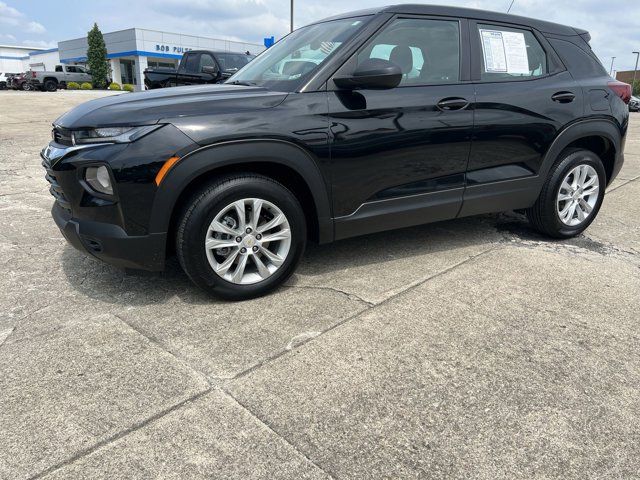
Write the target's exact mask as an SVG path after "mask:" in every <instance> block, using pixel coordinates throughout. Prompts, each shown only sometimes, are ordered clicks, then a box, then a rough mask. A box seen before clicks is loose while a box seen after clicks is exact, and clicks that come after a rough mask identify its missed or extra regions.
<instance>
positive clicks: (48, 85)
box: [28, 65, 93, 92]
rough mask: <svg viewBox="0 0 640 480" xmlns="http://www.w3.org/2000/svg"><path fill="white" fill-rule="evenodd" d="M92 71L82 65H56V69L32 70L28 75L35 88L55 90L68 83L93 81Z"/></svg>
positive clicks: (64, 86) (30, 84) (30, 83)
mask: <svg viewBox="0 0 640 480" xmlns="http://www.w3.org/2000/svg"><path fill="white" fill-rule="evenodd" d="M92 80H93V78H92V77H91V73H90V72H89V71H88V70H87V69H86V68H85V67H83V66H82V65H56V67H55V70H54V71H53V72H51V71H44V72H36V71H32V72H31V75H30V76H29V77H28V82H29V86H30V87H31V89H33V90H44V91H46V92H55V91H56V90H57V89H59V88H67V83H69V82H76V83H78V84H82V83H84V82H88V83H91V81H92Z"/></svg>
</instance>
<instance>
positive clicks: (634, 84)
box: [631, 52, 640, 95]
mask: <svg viewBox="0 0 640 480" xmlns="http://www.w3.org/2000/svg"><path fill="white" fill-rule="evenodd" d="M633 54H634V55H635V56H636V68H635V69H634V70H633V82H631V94H632V95H633V94H634V89H635V88H636V74H637V73H638V59H640V52H633Z"/></svg>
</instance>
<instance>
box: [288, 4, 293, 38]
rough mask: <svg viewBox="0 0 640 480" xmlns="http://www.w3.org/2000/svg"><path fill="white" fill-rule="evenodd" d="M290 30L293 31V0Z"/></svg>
mask: <svg viewBox="0 0 640 480" xmlns="http://www.w3.org/2000/svg"><path fill="white" fill-rule="evenodd" d="M289 32H293V0H291V26H290V28H289Z"/></svg>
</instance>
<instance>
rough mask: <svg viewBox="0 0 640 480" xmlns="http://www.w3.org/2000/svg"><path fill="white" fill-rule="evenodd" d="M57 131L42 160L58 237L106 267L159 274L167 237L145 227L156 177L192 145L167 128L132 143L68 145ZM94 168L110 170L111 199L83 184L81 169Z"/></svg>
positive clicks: (160, 230) (159, 230) (162, 231)
mask: <svg viewBox="0 0 640 480" xmlns="http://www.w3.org/2000/svg"><path fill="white" fill-rule="evenodd" d="M56 128H57V130H56V132H54V133H55V135H54V137H55V139H56V140H54V141H53V142H51V143H50V144H49V145H48V146H47V147H46V148H45V149H44V150H43V151H42V152H41V157H42V166H43V167H44V168H45V170H46V175H45V178H46V180H47V181H48V182H49V190H50V192H51V194H52V195H53V197H54V198H55V200H56V201H55V204H54V206H53V208H52V210H51V213H52V216H53V218H54V220H55V222H56V224H57V225H58V227H59V228H60V231H61V232H62V234H63V236H64V237H65V238H66V239H67V241H68V242H69V243H71V245H73V246H74V247H75V248H77V249H79V250H81V251H83V252H86V253H88V254H90V255H92V256H93V257H96V258H98V259H100V260H103V261H105V262H107V263H110V264H113V265H116V266H119V267H125V268H135V269H143V270H154V271H159V270H162V269H163V268H164V261H165V256H166V246H167V238H168V237H169V235H168V233H167V229H166V228H153V227H152V226H151V225H150V218H151V213H152V211H153V205H154V202H155V199H156V194H157V191H158V188H157V185H156V184H155V176H156V174H157V173H158V171H159V170H160V168H161V167H162V165H163V163H164V161H165V160H166V159H167V158H170V157H171V156H174V155H176V154H178V156H181V155H182V150H181V149H184V148H186V147H189V148H193V147H191V146H192V145H193V141H192V140H191V139H190V138H189V137H187V136H186V135H184V134H183V133H181V132H180V131H179V130H177V129H176V128H175V127H173V126H171V125H166V126H165V127H163V128H161V129H158V130H157V131H155V132H152V133H151V134H149V135H146V136H145V137H143V138H141V139H139V140H137V141H135V142H132V143H123V144H115V143H112V144H111V143H104V144H93V145H91V144H84V145H70V144H69V139H68V138H67V136H66V133H67V132H66V131H65V129H61V128H58V127H56ZM59 142H62V143H59ZM95 165H105V166H107V167H108V168H109V169H110V174H111V176H112V182H113V186H114V194H113V195H104V194H100V193H99V192H96V191H95V190H92V189H91V188H90V187H89V186H88V185H87V184H86V183H85V181H84V179H85V171H86V168H87V167H88V166H95ZM166 215H167V216H170V215H171V212H166Z"/></svg>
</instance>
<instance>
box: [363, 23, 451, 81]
mask: <svg viewBox="0 0 640 480" xmlns="http://www.w3.org/2000/svg"><path fill="white" fill-rule="evenodd" d="M369 58H381V59H383V60H389V61H390V62H393V63H395V64H397V65H398V66H399V67H400V68H401V70H402V81H401V82H400V85H401V86H403V85H427V84H443V83H456V82H458V81H459V80H460V25H459V23H458V22H457V21H454V20H429V19H424V20H422V19H413V18H412V19H408V18H405V19H397V20H394V21H393V22H392V23H391V24H390V25H389V26H387V27H386V28H385V29H384V30H383V31H382V32H381V33H379V34H378V35H376V36H375V37H374V38H373V40H372V41H371V42H370V43H369V44H368V45H367V46H366V47H365V48H364V49H363V50H362V51H361V52H360V53H359V54H358V64H360V63H362V62H363V61H365V60H367V59H369Z"/></svg>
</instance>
